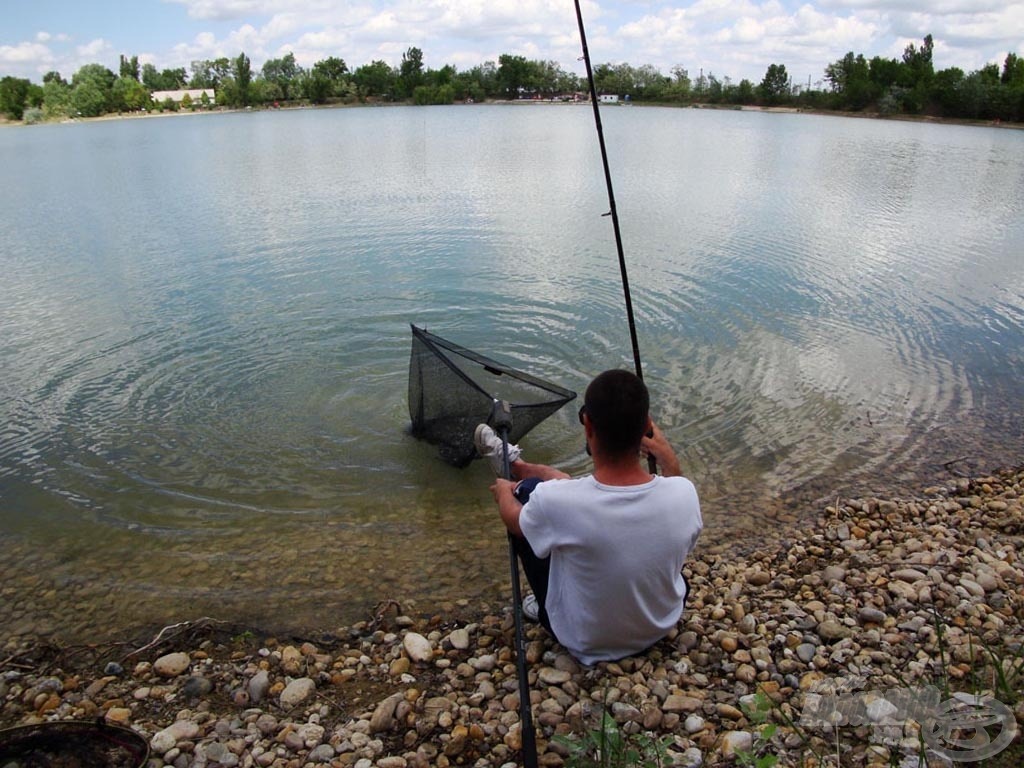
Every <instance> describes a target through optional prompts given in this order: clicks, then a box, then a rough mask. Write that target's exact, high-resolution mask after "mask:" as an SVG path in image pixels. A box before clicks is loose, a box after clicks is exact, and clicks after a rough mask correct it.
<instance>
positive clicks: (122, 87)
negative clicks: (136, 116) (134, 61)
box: [112, 77, 151, 112]
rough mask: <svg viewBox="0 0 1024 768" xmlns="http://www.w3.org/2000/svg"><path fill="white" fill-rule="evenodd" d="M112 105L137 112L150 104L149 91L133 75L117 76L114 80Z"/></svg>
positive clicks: (119, 108)
mask: <svg viewBox="0 0 1024 768" xmlns="http://www.w3.org/2000/svg"><path fill="white" fill-rule="evenodd" d="M112 96H113V98H112V105H113V106H114V107H115V108H116V109H118V110H121V109H126V110H128V111H129V112H138V111H139V110H140V109H144V108H146V107H148V106H149V104H150V101H151V99H150V95H149V91H148V90H147V89H146V86H144V85H143V84H142V83H140V82H139V81H138V80H136V79H135V78H133V77H119V78H117V80H115V81H114V85H113V94H112Z"/></svg>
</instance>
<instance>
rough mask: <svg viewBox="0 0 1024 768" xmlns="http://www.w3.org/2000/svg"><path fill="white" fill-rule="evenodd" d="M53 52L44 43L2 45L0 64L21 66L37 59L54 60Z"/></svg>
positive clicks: (0, 47) (0, 48)
mask: <svg viewBox="0 0 1024 768" xmlns="http://www.w3.org/2000/svg"><path fill="white" fill-rule="evenodd" d="M52 60H53V52H52V51H51V50H50V49H49V48H48V47H47V46H45V45H43V44H42V43H27V42H26V43H18V44H17V45H0V64H2V65H5V66H12V67H20V65H23V64H28V63H32V62H37V61H52Z"/></svg>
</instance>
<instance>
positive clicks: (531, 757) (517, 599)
mask: <svg viewBox="0 0 1024 768" xmlns="http://www.w3.org/2000/svg"><path fill="white" fill-rule="evenodd" d="M491 421H492V422H493V424H494V426H495V427H496V428H497V430H498V432H499V434H500V435H501V454H502V455H501V476H502V477H503V478H505V479H506V480H510V479H511V478H512V471H511V466H510V464H509V460H508V433H509V430H510V429H511V428H512V408H511V406H510V405H509V403H508V402H507V401H505V400H495V401H494V404H493V406H492V412H491ZM508 559H509V565H510V567H511V571H512V622H513V628H514V632H515V648H516V676H517V678H518V682H519V728H520V731H519V733H520V735H521V736H522V756H523V768H537V731H536V729H535V728H534V726H533V710H532V709H531V704H530V679H529V676H528V673H527V670H526V648H525V643H524V642H523V605H522V600H523V593H522V586H521V585H520V582H519V558H518V557H516V542H515V539H514V538H513V536H512V532H511V531H509V533H508Z"/></svg>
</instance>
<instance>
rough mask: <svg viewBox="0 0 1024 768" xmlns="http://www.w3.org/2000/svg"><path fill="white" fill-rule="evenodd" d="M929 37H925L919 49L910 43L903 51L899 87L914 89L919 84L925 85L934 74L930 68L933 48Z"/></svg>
mask: <svg viewBox="0 0 1024 768" xmlns="http://www.w3.org/2000/svg"><path fill="white" fill-rule="evenodd" d="M934 47H935V46H934V43H933V41H932V36H931V35H925V38H924V42H923V43H922V44H921V47H920V48H917V47H916V46H915V45H914V44H913V43H910V44H909V45H908V46H907V47H906V48H905V49H904V50H903V64H904V69H903V71H902V73H903V77H902V78H901V80H902V82H900V85H903V86H906V87H907V88H915V87H917V86H918V85H919V84H922V83H924V84H927V83H928V82H929V81H930V80H931V79H932V76H933V75H934V74H935V71H934V69H933V68H932V49H933V48H934Z"/></svg>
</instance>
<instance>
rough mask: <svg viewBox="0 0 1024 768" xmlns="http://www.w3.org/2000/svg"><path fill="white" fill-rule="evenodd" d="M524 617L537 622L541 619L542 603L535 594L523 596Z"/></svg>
mask: <svg viewBox="0 0 1024 768" xmlns="http://www.w3.org/2000/svg"><path fill="white" fill-rule="evenodd" d="M523 618H525V619H526V620H527V621H532V622H533V623H534V624H536V623H537V622H538V621H540V603H538V602H537V598H536V597H535V596H534V595H527V596H526V597H524V598H523Z"/></svg>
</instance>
